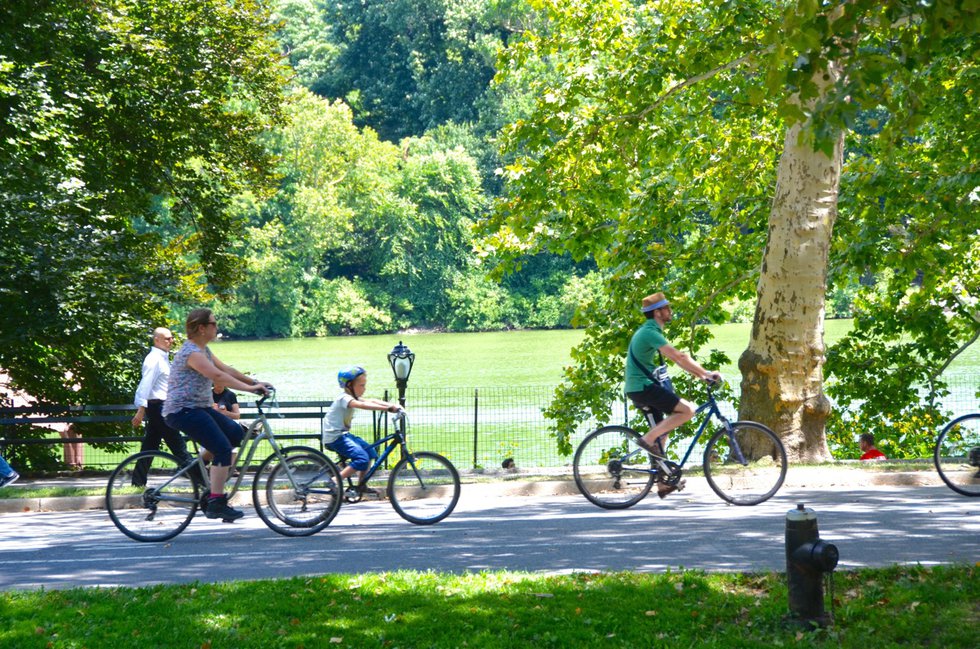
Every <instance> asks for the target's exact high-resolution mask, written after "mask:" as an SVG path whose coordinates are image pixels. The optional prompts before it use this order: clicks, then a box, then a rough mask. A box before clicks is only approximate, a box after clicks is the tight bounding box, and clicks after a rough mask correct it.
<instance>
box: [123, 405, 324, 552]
mask: <svg viewBox="0 0 980 649" xmlns="http://www.w3.org/2000/svg"><path fill="white" fill-rule="evenodd" d="M274 394H275V393H274V392H270V394H267V395H266V396H263V397H262V398H261V399H259V400H258V401H257V402H256V403H255V406H256V409H257V410H258V413H259V414H258V417H256V418H255V420H254V421H253V422H252V423H251V425H250V426H249V427H248V431H247V433H246V435H245V439H244V440H242V447H241V452H240V453H239V454H238V455H237V457H236V458H235V462H234V463H233V464H232V467H231V469H229V471H231V472H232V474H234V473H235V472H237V477H236V478H235V479H234V480H233V481H232V482H231V483H230V484H231V488H230V489H229V491H228V495H229V498H231V497H234V495H235V494H236V493H238V490H239V488H240V487H241V486H242V483H243V481H244V480H245V477H246V476H247V475H249V473H250V471H251V468H252V466H253V465H252V459H253V457H254V456H255V452H256V450H257V449H258V447H259V444H261V443H262V442H265V441H267V442H269V445H270V446H271V447H272V455H270V456H268V457H267V458H266V459H265V460H264V461H263V462H262V463H261V464H260V465H259V466H258V469H257V470H255V471H254V477H253V480H252V502H253V504H254V505H255V511H256V512H258V514H259V518H261V519H262V521H263V522H264V523H265V524H266V525H267V526H268V527H269V528H270V529H272V530H274V531H276V532H278V533H279V534H282V535H283V536H309V535H311V534H316V533H317V532H319V531H320V530H322V529H323V528H325V527H326V526H328V525H329V524H330V523H331V521H333V519H334V517H335V516H336V515H337V512H338V511H339V510H340V503H341V498H342V497H343V496H342V484H341V483H342V480H341V478H340V471H339V470H338V469H337V465H336V464H334V463H333V461H331V460H330V458H328V457H327V456H326V455H324V454H323V453H321V452H320V451H318V450H316V449H314V448H309V447H307V446H288V447H285V448H283V447H281V446H280V445H279V443H278V442H277V441H276V437H275V435H274V434H273V432H272V427H271V426H270V425H269V422H268V419H267V418H266V412H265V410H263V404H264V403H265V401H266V399H268V398H269V397H270V396H271V395H274ZM273 403H275V402H273ZM210 490H211V489H210V482H209V479H208V470H207V467H206V466H205V463H204V460H203V459H202V457H201V456H200V455H198V457H197V459H195V460H194V461H192V462H190V463H187V464H181V463H180V462H179V461H178V460H177V458H175V457H174V456H173V455H171V454H169V453H164V452H163V451H143V452H140V453H135V454H133V455H130V456H129V457H127V458H126V459H125V460H123V461H122V462H121V463H120V464H119V466H117V467H116V469H115V470H114V471H113V472H112V474H111V475H110V476H109V483H108V484H107V485H106V493H105V502H106V509H107V510H108V512H109V518H110V519H112V522H113V523H114V524H115V526H116V527H118V528H119V531H121V532H122V533H123V534H125V535H126V536H128V537H129V538H131V539H135V540H137V541H167V540H169V539H172V538H173V537H175V536H177V535H178V534H180V533H181V532H182V531H184V529H185V528H186V527H187V526H188V525H189V524H190V522H191V520H192V519H193V518H194V514H195V512H197V511H198V510H199V509H201V510H203V509H204V505H205V500H206V499H207V497H208V494H209V493H210Z"/></svg>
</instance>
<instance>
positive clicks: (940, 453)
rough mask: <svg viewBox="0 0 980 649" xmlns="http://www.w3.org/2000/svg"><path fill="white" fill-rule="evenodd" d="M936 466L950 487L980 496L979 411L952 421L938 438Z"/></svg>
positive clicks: (934, 456) (966, 494)
mask: <svg viewBox="0 0 980 649" xmlns="http://www.w3.org/2000/svg"><path fill="white" fill-rule="evenodd" d="M933 459H934V461H935V464H936V470H937V471H939V477H940V478H942V479H943V482H945V483H946V486H948V487H949V488H950V489H952V490H953V491H955V492H956V493H958V494H963V495H964V496H973V497H976V496H980V414H975V415H966V416H965V417H959V418H958V419H954V420H953V421H951V422H950V423H949V424H948V425H947V426H946V428H944V429H943V432H941V433H939V438H938V439H937V440H936V450H935V452H934V454H933Z"/></svg>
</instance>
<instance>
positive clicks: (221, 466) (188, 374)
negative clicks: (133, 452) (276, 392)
mask: <svg viewBox="0 0 980 649" xmlns="http://www.w3.org/2000/svg"><path fill="white" fill-rule="evenodd" d="M184 328H185V330H186V332H187V341H186V342H185V343H184V344H183V346H182V347H181V348H180V350H179V351H178V352H177V355H176V356H174V360H173V363H172V364H171V369H170V380H169V382H168V384H167V400H166V401H165V402H164V406H163V417H164V420H165V421H166V422H167V425H168V426H170V427H172V428H176V429H177V430H180V431H182V432H184V433H186V434H187V436H188V437H190V438H191V439H193V440H194V441H195V442H197V443H198V444H199V445H200V446H202V447H204V448H206V449H207V450H208V451H210V452H211V453H212V454H213V455H214V459H213V461H212V462H211V470H210V477H211V494H210V496H209V498H208V501H207V507H206V508H205V515H206V516H207V517H208V518H220V519H222V520H223V521H226V522H230V521H234V520H237V519H239V518H241V517H242V516H244V513H243V512H242V511H241V510H238V509H234V508H232V507H230V506H229V505H228V497H227V496H225V493H224V489H225V481H226V480H227V479H228V467H230V466H231V463H232V449H233V448H235V447H237V446H238V445H239V444H241V441H242V438H243V436H244V432H243V430H242V427H241V426H240V425H239V424H238V422H237V421H235V420H233V419H231V418H229V417H228V416H226V415H224V414H223V413H221V412H219V411H218V410H215V409H214V408H213V407H212V404H213V403H214V399H213V397H212V392H211V390H212V382H213V381H220V382H221V383H223V384H224V385H226V386H228V387H231V388H234V389H236V390H242V391H245V392H252V393H254V394H265V393H266V392H268V391H269V390H271V389H272V385H271V384H269V383H265V382H262V381H256V380H255V379H252V378H250V377H248V376H246V375H244V374H242V373H241V372H239V371H238V370H236V369H235V368H233V367H230V366H228V365H225V364H224V363H222V362H221V361H220V360H218V357H217V356H215V355H214V354H212V353H211V350H210V349H208V343H210V342H211V341H212V340H214V339H215V338H217V337H218V322H217V320H215V318H214V314H213V313H212V312H211V309H194V310H193V311H191V312H190V313H188V314H187V321H186V322H185V324H184Z"/></svg>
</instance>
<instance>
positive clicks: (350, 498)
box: [341, 411, 460, 525]
mask: <svg viewBox="0 0 980 649" xmlns="http://www.w3.org/2000/svg"><path fill="white" fill-rule="evenodd" d="M405 421H406V417H405V412H404V411H400V412H398V413H396V414H395V415H394V416H393V417H392V422H393V424H394V429H395V430H394V432H393V433H392V434H390V435H387V436H386V437H384V438H383V439H380V440H378V441H377V442H375V443H374V444H372V445H371V447H372V448H374V449H375V450H377V451H378V459H377V460H375V462H374V464H373V465H372V466H371V467H370V468H369V469H368V470H367V473H365V474H364V480H363V482H361V483H360V484H359V485H355V484H354V481H353V478H352V477H350V478H348V479H347V488H346V490H345V491H344V500H345V501H346V502H348V503H356V502H359V501H360V500H361V499H362V498H363V497H364V494H365V492H366V491H367V490H368V488H367V483H368V480H370V479H371V477H372V476H373V475H374V474H375V473H376V472H377V471H378V469H379V468H380V467H382V466H383V465H384V464H385V461H386V460H387V459H388V456H389V455H391V453H392V451H394V450H395V449H399V450H400V451H401V459H400V460H398V463H397V464H395V467H394V468H393V469H392V470H391V472H390V473H389V474H388V489H387V496H388V499H389V500H390V501H391V506H392V507H394V508H395V511H396V512H398V515H399V516H401V517H402V518H404V519H405V520H407V521H409V522H410V523H415V524H416V525H432V524H433V523H438V522H439V521H441V520H442V519H444V518H445V517H447V516H449V515H450V514H451V513H452V512H453V509H455V508H456V503H458V502H459V492H460V480H459V472H458V471H456V467H455V466H453V463H452V462H450V461H449V460H447V459H446V458H445V457H443V456H442V455H439V454H438V453H431V452H428V451H416V452H414V453H413V452H411V451H409V450H408V443H407V441H406V437H405ZM385 444H387V446H385ZM382 447H384V448H383V449H382ZM344 461H345V458H341V463H343V462H344Z"/></svg>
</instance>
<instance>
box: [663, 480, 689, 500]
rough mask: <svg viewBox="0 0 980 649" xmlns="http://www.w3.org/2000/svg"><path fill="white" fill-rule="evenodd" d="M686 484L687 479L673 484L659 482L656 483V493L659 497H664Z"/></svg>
mask: <svg viewBox="0 0 980 649" xmlns="http://www.w3.org/2000/svg"><path fill="white" fill-rule="evenodd" d="M686 484H687V480H681V481H680V482H678V483H677V484H675V485H669V484H659V485H657V495H658V496H660V497H661V498H666V497H667V496H668V495H670V494H672V493H674V492H675V491H680V490H681V489H683V488H684V485H686Z"/></svg>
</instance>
